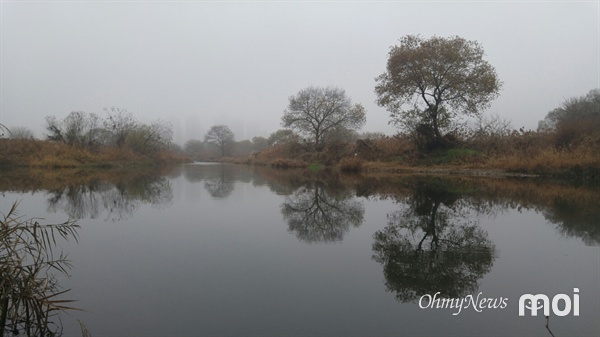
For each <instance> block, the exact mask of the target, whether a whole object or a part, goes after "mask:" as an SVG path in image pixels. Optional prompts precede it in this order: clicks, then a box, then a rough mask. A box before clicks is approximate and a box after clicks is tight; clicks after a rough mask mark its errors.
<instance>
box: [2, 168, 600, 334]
mask: <svg viewBox="0 0 600 337" xmlns="http://www.w3.org/2000/svg"><path fill="white" fill-rule="evenodd" d="M186 170H190V171H191V172H190V171H186ZM178 172H180V173H177V172H175V173H172V174H171V175H170V176H169V178H168V179H166V181H167V183H168V184H167V185H168V186H169V187H170V191H171V193H170V196H171V197H170V198H169V202H168V203H166V204H164V205H163V206H161V207H154V206H152V203H151V202H140V203H139V205H138V207H137V208H135V210H134V211H133V214H131V215H130V216H128V217H126V218H125V219H123V220H122V221H116V222H105V221H103V219H102V218H97V219H89V218H88V219H82V220H81V221H80V224H81V226H82V228H81V230H80V235H81V240H80V244H79V245H75V244H71V243H69V244H66V245H65V247H63V248H64V249H65V250H66V251H68V253H69V258H70V259H71V260H72V261H73V264H74V269H73V270H72V277H71V278H70V279H66V280H65V286H67V287H70V288H73V291H72V293H71V294H70V297H72V298H77V299H78V300H79V301H78V306H80V307H82V308H84V309H85V310H86V312H82V313H76V314H75V316H76V317H78V318H80V319H81V320H82V321H83V322H85V323H86V325H87V326H88V328H89V330H90V331H91V332H92V334H93V335H107V334H114V335H133V334H138V335H165V334H167V335H183V334H191V335H198V334H200V335H202V334H205V335H209V334H213V335H233V336H241V335H248V334H249V333H252V334H256V335H267V334H272V335H284V336H285V335H299V334H301V335H308V336H314V335H352V334H354V335H376V334H379V335H384V334H388V335H406V336H416V335H451V334H454V335H469V334H470V335H483V336H485V335H499V334H500V335H532V336H545V335H547V330H545V327H544V324H545V320H544V319H543V317H542V318H540V317H538V318H537V319H536V318H532V317H523V318H518V312H517V310H518V307H517V304H518V303H517V301H518V298H519V296H520V295H522V294H524V293H530V292H532V293H546V294H548V295H549V296H552V295H554V294H556V293H566V294H571V293H572V289H573V288H574V287H578V288H579V289H580V294H581V304H580V312H581V316H580V317H578V318H574V317H572V316H569V317H562V318H553V319H552V320H551V322H550V324H551V327H552V331H553V333H554V334H555V335H557V336H559V335H572V334H577V335H583V334H586V333H587V334H588V335H589V334H593V333H595V332H596V331H597V330H598V322H597V321H596V320H595V318H593V316H594V315H595V313H597V312H600V305H599V304H598V302H597V299H598V298H599V297H600V296H599V295H600V294H598V290H597V289H598V286H599V284H600V280H599V279H598V275H599V272H600V270H599V269H600V267H599V266H600V264H599V261H600V257H599V255H598V249H597V248H596V247H589V246H586V245H585V244H584V243H583V242H582V240H583V239H584V237H583V236H582V235H585V233H586V232H585V231H575V232H576V233H577V234H576V235H575V236H569V235H564V233H563V232H561V231H560V230H557V228H559V225H555V224H553V223H550V222H549V221H548V220H547V219H546V218H545V217H544V215H545V213H543V212H540V211H536V208H535V207H533V206H535V205H536V202H538V201H536V200H535V198H532V197H528V200H527V202H528V205H529V206H530V207H529V208H521V209H520V211H518V210H517V209H518V206H519V205H520V204H522V203H523V202H522V201H520V200H519V198H518V193H515V195H517V196H516V197H515V196H513V197H509V196H506V195H505V196H504V197H503V198H505V199H507V200H511V202H512V204H513V206H514V207H513V206H502V207H498V206H494V207H496V208H495V209H494V212H476V211H470V212H464V213H461V214H464V219H465V220H468V222H469V223H470V224H474V225H476V228H477V229H478V230H480V231H482V232H484V233H486V234H487V240H489V242H491V243H492V244H493V246H494V247H495V259H494V260H493V264H492V265H491V268H490V270H489V271H488V272H486V273H483V275H481V276H480V278H479V279H478V282H477V288H476V289H474V290H473V291H474V292H482V293H483V295H484V296H486V297H494V298H496V297H508V298H509V301H508V308H506V309H504V310H488V311H484V312H481V313H476V312H474V311H473V310H463V312H462V313H461V314H460V315H457V316H453V315H452V313H453V312H454V311H453V310H442V309H440V310H431V309H426V310H422V309H419V308H418V305H416V304H414V303H410V302H409V303H402V302H399V301H397V300H396V298H395V294H394V293H390V292H389V289H387V287H386V277H385V275H384V269H383V265H382V264H380V263H377V262H376V261H374V260H373V256H374V255H375V254H376V252H375V251H374V250H373V244H374V242H375V238H374V234H375V233H377V232H378V231H383V230H385V229H386V227H389V226H390V217H389V215H391V214H397V213H398V212H399V211H400V212H403V211H405V210H406V209H409V208H410V207H409V203H408V202H409V201H410V200H411V196H412V195H413V193H411V191H414V190H413V189H412V187H411V183H408V182H407V181H406V180H405V181H399V180H396V182H395V183H394V184H391V183H389V182H381V186H379V185H378V183H377V181H367V182H360V181H358V180H356V181H355V180H352V181H353V184H354V185H352V184H350V185H347V184H344V183H342V179H343V177H335V176H333V177H328V178H325V175H323V174H321V176H315V175H310V174H304V173H298V174H296V173H292V172H288V173H283V172H282V171H275V172H271V171H261V170H259V169H256V168H247V167H244V166H234V167H231V166H225V167H219V165H212V166H211V168H210V169H207V170H203V168H198V167H193V168H191V169H190V168H185V167H184V168H182V169H181V171H178ZM221 177H222V178H223V179H225V180H226V181H228V182H230V185H231V186H232V189H231V191H230V193H229V194H228V196H226V197H215V196H213V195H211V191H210V190H209V189H207V188H206V186H205V182H206V181H207V180H211V179H216V178H221ZM413 180H414V179H413ZM317 182H320V183H319V184H323V186H324V187H323V191H324V192H326V193H327V196H332V197H334V196H338V199H339V200H347V201H349V202H352V203H358V204H360V205H361V206H362V207H363V208H364V214H363V220H362V224H360V226H352V225H351V226H349V227H348V230H347V231H345V233H344V234H343V239H342V240H339V241H337V243H336V244H322V243H320V242H319V241H315V242H313V243H312V244H306V242H305V241H302V240H299V239H298V237H297V233H296V232H293V231H292V232H290V228H289V224H288V222H287V221H286V219H285V218H284V216H283V214H282V211H281V206H282V205H283V204H284V203H286V202H287V201H289V198H290V197H293V192H294V191H302V190H303V189H306V190H310V191H313V192H314V190H312V188H313V186H315V184H317ZM360 184H366V185H368V186H369V189H365V188H363V186H364V185H360ZM402 184H404V186H403V187H402V188H399V187H398V188H397V191H398V192H397V193H394V192H393V191H392V190H391V188H392V187H394V186H396V185H398V186H399V185H402ZM449 186H450V187H453V186H454V187H456V185H453V184H449ZM459 186H462V187H461V188H460V189H457V188H455V189H454V190H459V191H460V193H458V194H457V195H455V196H454V197H453V198H454V199H456V200H457V202H459V203H462V204H463V205H464V207H467V208H468V207H470V206H469V205H478V207H477V209H485V208H484V207H483V206H481V205H480V204H482V203H483V201H485V200H492V201H490V203H491V204H493V205H505V204H506V203H502V202H497V201H494V200H493V199H489V198H488V197H486V196H485V195H484V194H485V193H483V192H474V191H473V190H472V189H468V188H464V186H463V185H459ZM359 188H360V189H361V191H365V190H368V191H371V192H369V193H368V194H367V195H366V196H365V197H359V198H356V197H352V195H353V193H355V190H357V189H359ZM385 189H387V190H385ZM377 191H381V192H377ZM400 191H405V192H400ZM501 192H502V191H498V192H497V193H496V195H497V196H499V195H501V194H502V193H501ZM286 193H287V194H286ZM378 193H379V194H378ZM384 195H385V196H387V197H386V198H383V199H381V200H380V198H381V196H384ZM339 197H341V199H340V198H339ZM486 198H487V199H486ZM14 199H22V200H23V201H22V205H23V208H22V210H21V211H22V213H24V214H35V215H36V216H40V215H41V216H44V217H48V218H50V220H53V219H56V220H61V219H63V220H64V218H65V217H66V213H61V212H63V211H61V210H60V208H57V212H56V213H46V212H47V206H48V205H47V200H48V194H46V193H39V192H38V193H33V194H29V193H22V194H19V193H11V192H5V195H4V197H2V199H0V201H1V203H0V205H1V206H2V207H3V208H4V207H5V206H4V205H6V204H7V201H9V200H14ZM455 203H456V202H455ZM455 203H453V204H452V205H454V204H455ZM547 204H548V203H546V202H544V203H542V202H541V201H540V202H539V203H538V205H539V206H536V207H538V209H541V208H542V206H543V207H547V206H546V205H547ZM577 205H578V206H577ZM576 206H577V207H578V209H582V207H584V206H583V205H581V204H576ZM498 208H500V209H498ZM445 211H446V212H450V210H445ZM456 221H458V222H457V223H458V224H460V223H462V222H460V219H456ZM579 225H580V226H587V227H586V228H588V227H589V224H588V225H586V224H581V223H579ZM555 227H556V228H555ZM572 228H577V227H576V226H575V227H572ZM419 235H420V234H419ZM415 237H419V236H418V235H417V236H415ZM583 241H585V240H583ZM432 270H435V269H432ZM475 295H476V293H475ZM150 318H151V319H150ZM65 328H66V330H65V332H68V331H75V333H77V331H78V330H77V329H78V328H77V325H76V322H75V323H72V322H71V323H70V321H69V320H68V319H65Z"/></svg>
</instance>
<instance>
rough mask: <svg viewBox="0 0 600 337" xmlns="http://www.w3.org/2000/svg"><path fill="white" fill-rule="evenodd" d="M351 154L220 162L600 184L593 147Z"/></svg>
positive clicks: (598, 157) (598, 159) (599, 163)
mask: <svg viewBox="0 0 600 337" xmlns="http://www.w3.org/2000/svg"><path fill="white" fill-rule="evenodd" d="M350 153H352V151H340V152H337V153H335V154H332V153H305V154H303V155H300V156H297V157H295V158H289V157H288V158H286V157H280V156H275V157H273V156H268V155H264V154H258V155H254V156H250V157H247V158H222V160H221V161H222V162H227V163H236V164H248V165H259V166H272V167H276V168H284V169H286V168H308V169H311V170H318V169H321V168H331V169H336V170H339V171H342V172H355V173H361V174H367V175H395V174H426V175H451V176H484V177H542V178H553V179H562V180H575V181H595V182H600V153H595V152H594V151H593V149H591V148H577V149H571V150H562V151H559V150H555V149H546V150H543V151H538V152H535V153H529V154H521V153H513V154H502V155H495V156H487V155H483V154H481V153H478V152H476V151H472V150H468V149H458V150H457V149H452V150H448V151H444V152H440V153H437V154H435V155H431V156H428V157H425V158H414V157H412V158H411V157H409V156H403V157H391V158H390V157H385V156H381V157H379V158H373V159H370V160H369V159H364V158H362V157H361V156H360V155H352V156H351V155H349V154H350Z"/></svg>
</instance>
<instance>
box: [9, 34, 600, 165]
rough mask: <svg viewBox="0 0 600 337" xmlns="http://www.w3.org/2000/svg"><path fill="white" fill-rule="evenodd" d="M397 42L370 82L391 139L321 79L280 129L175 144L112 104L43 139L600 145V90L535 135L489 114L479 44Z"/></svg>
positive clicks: (489, 91)
mask: <svg viewBox="0 0 600 337" xmlns="http://www.w3.org/2000/svg"><path fill="white" fill-rule="evenodd" d="M399 42H400V43H399V44H398V45H394V46H392V47H391V48H390V51H389V53H388V60H387V65H386V69H385V71H384V72H383V73H382V74H380V75H379V76H377V77H376V78H375V81H376V86H375V88H374V92H375V94H376V103H377V104H378V105H379V106H381V107H385V108H386V110H387V111H388V112H389V123H390V124H393V125H395V126H397V127H398V128H399V133H398V134H397V135H396V136H394V137H393V138H394V139H395V141H396V143H394V142H393V141H390V140H389V138H390V137H386V136H385V135H383V134H380V133H366V134H362V135H361V134H359V133H358V130H359V129H360V128H361V127H362V126H363V125H364V124H365V123H366V111H365V109H364V107H363V106H362V105H361V104H360V103H353V102H352V100H351V98H350V97H348V96H347V95H346V93H345V91H344V90H343V89H342V88H338V87H317V86H310V87H307V88H304V89H301V90H300V91H298V92H297V93H296V94H294V95H292V96H290V97H289V99H288V101H289V103H288V106H287V108H286V109H285V110H284V111H283V115H282V117H281V126H282V127H283V128H282V129H280V130H277V131H275V132H273V133H272V134H271V135H269V136H268V137H254V138H252V139H251V140H243V141H236V139H235V135H234V133H233V132H232V131H231V129H230V128H229V127H228V126H226V125H214V126H212V127H211V128H210V129H209V130H208V132H207V133H206V134H205V135H204V138H203V139H202V140H200V139H191V140H189V141H187V142H186V143H185V145H184V146H183V148H180V147H178V146H176V145H174V144H173V143H172V133H173V132H172V127H171V125H170V124H168V123H166V122H163V121H160V120H158V121H155V122H152V123H150V124H143V123H140V122H139V121H137V120H136V119H135V118H134V117H133V116H132V115H131V114H130V113H128V112H127V111H126V110H122V109H119V108H110V109H105V111H106V113H107V118H105V119H102V118H100V117H99V116H98V115H96V114H94V113H89V114H88V113H85V112H82V111H75V112H71V113H70V114H69V115H68V116H67V117H66V118H64V119H62V120H58V119H57V118H56V117H54V116H49V117H47V118H46V124H47V125H46V130H47V131H48V135H47V139H49V140H53V141H59V142H64V143H66V144H70V145H76V146H80V147H89V148H94V147H98V146H115V147H119V148H122V147H128V148H131V149H133V150H135V151H137V152H140V153H151V152H153V151H157V150H161V149H171V150H176V151H179V152H182V153H185V154H187V155H188V156H190V157H192V158H194V159H200V160H206V159H218V158H222V157H228V156H233V157H243V156H248V155H257V154H259V153H261V152H263V151H264V150H265V149H268V148H274V147H282V146H286V149H284V150H280V151H279V153H281V154H287V155H288V156H292V155H293V156H299V155H303V154H306V153H316V155H315V156H312V157H311V156H308V157H310V158H308V157H307V158H308V159H310V160H313V159H315V158H316V159H317V160H318V159H319V158H322V157H323V156H322V155H321V154H323V153H324V152H325V153H334V154H336V153H341V152H344V151H345V152H344V153H345V154H346V155H348V154H352V153H354V154H355V155H358V154H359V152H360V151H359V148H360V147H361V146H362V147H363V148H364V147H366V148H368V150H369V151H371V152H372V153H377V154H378V155H379V157H378V159H385V158H382V157H381V156H399V155H401V156H404V155H406V154H407V153H408V152H411V153H412V155H414V153H417V155H418V156H427V155H428V154H430V153H437V152H439V151H447V150H449V149H454V148H461V147H470V148H472V149H474V150H477V151H486V152H487V153H488V154H495V153H497V150H498V149H499V147H501V146H500V145H499V144H504V143H510V142H509V141H507V140H508V139H512V140H515V139H516V141H514V142H512V143H511V144H512V145H515V144H517V143H519V142H521V143H523V142H524V143H526V144H525V145H531V144H532V143H536V142H537V143H540V144H541V143H546V144H545V145H552V146H555V147H556V148H560V149H568V148H573V147H574V146H580V145H581V144H582V142H587V143H588V144H598V143H599V142H600V136H599V135H600V131H598V130H600V122H599V121H600V111H599V107H600V90H599V89H595V90H592V91H590V92H589V93H588V94H587V95H586V96H582V97H579V98H571V99H569V100H567V101H565V102H564V103H563V104H562V105H561V106H560V107H558V108H556V109H554V110H552V111H550V112H549V113H548V114H547V115H546V117H545V118H544V120H542V121H540V122H539V126H538V129H537V131H535V135H533V133H534V131H525V130H524V129H521V130H513V129H512V127H511V125H510V121H509V120H507V119H505V118H501V117H500V116H497V115H496V116H485V115H484V114H483V112H484V111H485V109H486V108H488V107H489V106H490V104H491V102H492V101H493V100H494V99H495V98H497V97H498V96H499V93H500V89H501V88H502V82H501V81H500V80H499V77H498V75H497V73H496V70H495V69H494V67H493V66H492V65H491V64H489V63H488V62H487V61H486V60H485V59H484V55H485V54H484V50H483V47H482V46H481V44H479V43H478V42H477V41H469V40H466V39H464V38H461V37H458V36H452V37H447V38H444V37H438V36H433V37H431V38H429V39H425V38H423V37H421V36H419V35H407V36H405V37H403V38H402V39H401V40H400V41H399ZM10 131H12V132H11V136H12V137H13V138H31V137H32V133H31V132H29V131H28V130H27V129H24V128H14V129H13V130H9V132H10ZM511 137H512V138H511ZM536 137H537V138H536ZM385 138H388V141H387V143H385V142H380V144H375V145H373V144H371V143H368V142H362V143H360V144H358V145H357V146H356V147H355V148H354V149H348V147H346V148H345V149H344V146H343V144H349V143H352V142H355V141H356V140H357V139H363V140H367V141H370V140H380V139H385ZM533 138H536V139H533ZM402 142H404V143H402ZM513 143H514V144H513ZM340 144H342V145H340ZM361 144H362V145H361ZM405 144H409V145H406V146H405ZM517 145H518V144H517ZM377 147H378V148H377ZM352 150H353V151H352ZM394 151H395V152H394ZM271 152H274V151H271ZM275 152H277V151H275ZM272 155H275V154H272ZM305 157H306V156H305ZM367 157H368V156H367ZM371 157H372V156H371ZM367 159H368V158H367Z"/></svg>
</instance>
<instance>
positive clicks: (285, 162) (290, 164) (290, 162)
mask: <svg viewBox="0 0 600 337" xmlns="http://www.w3.org/2000/svg"><path fill="white" fill-rule="evenodd" d="M307 166H308V164H307V163H306V162H305V161H302V160H297V159H284V158H278V159H275V160H273V161H271V167H276V168H294V167H296V168H297V167H307Z"/></svg>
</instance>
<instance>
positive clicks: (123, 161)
mask: <svg viewBox="0 0 600 337" xmlns="http://www.w3.org/2000/svg"><path fill="white" fill-rule="evenodd" d="M187 161H189V160H187V159H186V158H183V157H181V156H177V155H174V154H172V153H170V152H168V151H166V150H164V151H157V152H155V153H150V154H141V153H138V152H135V151H133V150H131V149H129V148H127V147H123V148H116V147H108V146H107V147H98V148H95V149H90V148H82V147H78V146H72V145H68V144H65V143H61V142H55V141H40V140H22V139H0V166H5V167H36V168H77V167H87V166H89V167H104V168H109V167H120V166H128V165H152V164H166V163H178V162H179V163H181V162H187Z"/></svg>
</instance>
